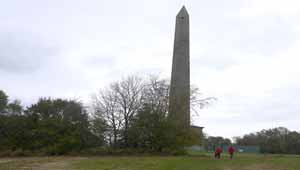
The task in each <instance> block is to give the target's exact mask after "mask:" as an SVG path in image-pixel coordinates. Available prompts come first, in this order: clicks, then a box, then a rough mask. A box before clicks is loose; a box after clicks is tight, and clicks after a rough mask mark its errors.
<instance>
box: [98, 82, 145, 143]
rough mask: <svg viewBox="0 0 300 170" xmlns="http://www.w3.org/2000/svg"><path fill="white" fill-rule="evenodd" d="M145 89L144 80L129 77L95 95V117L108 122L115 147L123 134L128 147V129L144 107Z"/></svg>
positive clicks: (111, 140)
mask: <svg viewBox="0 0 300 170" xmlns="http://www.w3.org/2000/svg"><path fill="white" fill-rule="evenodd" d="M143 88H144V84H143V80H142V78H140V77H137V76H129V77H127V78H124V79H122V80H121V81H118V82H114V83H112V84H111V85H110V86H109V88H107V89H105V90H102V91H100V92H99V94H98V95H94V97H93V103H94V104H93V106H94V110H95V115H96V116H98V117H101V118H102V119H104V120H105V121H106V123H107V126H108V131H109V132H111V133H108V138H109V141H110V142H111V143H113V145H114V146H115V145H116V144H117V140H118V139H121V137H120V135H121V134H120V133H121V132H122V135H121V136H122V137H123V139H124V144H125V146H127V145H128V128H129V126H130V122H131V121H132V120H133V118H134V115H135V114H136V113H137V111H138V109H139V108H140V107H141V105H142V92H143ZM110 134H111V135H110ZM111 138H112V139H111Z"/></svg>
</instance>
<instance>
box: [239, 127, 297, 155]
mask: <svg viewBox="0 0 300 170" xmlns="http://www.w3.org/2000/svg"><path fill="white" fill-rule="evenodd" d="M235 140H236V143H237V144H238V145H244V146H259V147H260V151H261V152H262V153H278V154H300V133H299V132H296V131H290V130H288V129H287V128H285V127H277V128H273V129H268V130H262V131H260V132H256V133H250V134H247V135H244V136H243V137H236V138H235Z"/></svg>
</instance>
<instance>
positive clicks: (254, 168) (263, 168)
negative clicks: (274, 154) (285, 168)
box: [241, 164, 281, 170]
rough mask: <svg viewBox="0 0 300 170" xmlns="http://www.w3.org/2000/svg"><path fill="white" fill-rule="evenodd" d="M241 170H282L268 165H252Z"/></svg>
mask: <svg viewBox="0 0 300 170" xmlns="http://www.w3.org/2000/svg"><path fill="white" fill-rule="evenodd" d="M241 170H281V169H277V168H275V167H274V166H271V165H268V164H254V165H250V166H247V167H245V168H242V169H241Z"/></svg>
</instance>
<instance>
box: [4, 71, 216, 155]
mask: <svg viewBox="0 0 300 170" xmlns="http://www.w3.org/2000/svg"><path fill="white" fill-rule="evenodd" d="M168 94H169V83H168V81H167V80H165V79H160V78H159V77H158V76H149V77H147V78H142V77H139V76H135V75H133V76H128V77H126V78H123V79H122V80H120V81H116V82H113V83H111V84H110V85H109V86H107V87H106V88H103V89H101V90H100V91H99V92H98V93H95V94H94V95H93V96H92V103H91V104H90V106H89V107H87V106H84V105H83V103H81V102H80V101H77V100H73V99H61V98H50V97H43V98H40V99H39V100H38V101H37V102H36V103H34V104H32V105H30V106H28V107H26V108H24V107H23V106H22V105H21V102H20V101H18V100H15V101H12V102H10V100H9V97H8V96H7V94H6V93H5V92H4V91H1V90H0V152H16V151H20V152H24V151H28V152H31V153H43V154H50V155H51V154H65V153H70V152H80V151H82V150H86V149H88V148H101V149H103V148H104V149H107V148H109V149H134V150H137V151H141V152H168V153H169V152H174V151H176V152H177V151H182V149H183V147H184V146H187V145H189V144H194V143H199V142H201V136H200V135H199V134H197V133H195V132H193V131H191V130H185V129H178V128H177V129H176V126H175V125H174V123H173V122H172V121H171V120H170V119H168V102H169V99H168ZM211 100H213V98H201V96H200V93H199V92H198V89H197V88H193V89H192V90H191V103H192V104H193V106H194V108H195V107H200V108H202V107H203V106H205V105H207V104H208V103H210V101H211Z"/></svg>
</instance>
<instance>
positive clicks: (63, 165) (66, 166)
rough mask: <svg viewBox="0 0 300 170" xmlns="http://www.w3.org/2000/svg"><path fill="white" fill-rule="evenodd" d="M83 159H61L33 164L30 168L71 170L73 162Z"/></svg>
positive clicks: (34, 169) (36, 169)
mask: <svg viewBox="0 0 300 170" xmlns="http://www.w3.org/2000/svg"><path fill="white" fill-rule="evenodd" d="M80 159H85V158H82V157H72V158H70V157H62V158H55V159H50V160H49V161H47V162H43V163H35V164H34V165H33V166H32V170H71V164H72V162H73V161H78V160H80Z"/></svg>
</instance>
